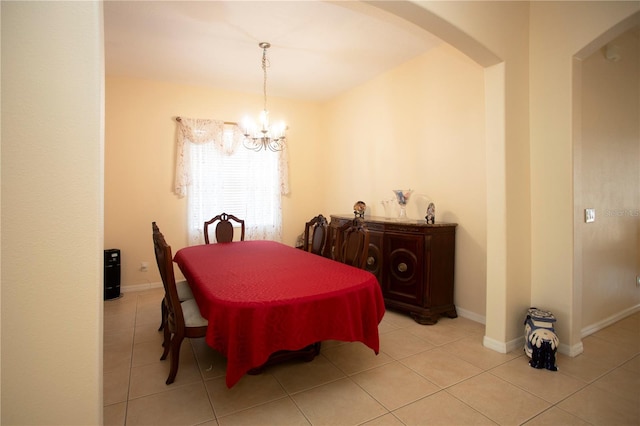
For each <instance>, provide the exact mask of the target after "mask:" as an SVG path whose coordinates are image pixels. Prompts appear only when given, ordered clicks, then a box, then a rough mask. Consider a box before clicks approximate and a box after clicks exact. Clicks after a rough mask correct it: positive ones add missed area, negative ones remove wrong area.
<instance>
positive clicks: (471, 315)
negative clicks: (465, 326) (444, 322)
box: [456, 307, 487, 325]
mask: <svg viewBox="0 0 640 426" xmlns="http://www.w3.org/2000/svg"><path fill="white" fill-rule="evenodd" d="M456 312H457V313H458V316H460V317H462V318H466V319H468V320H471V321H475V322H479V323H480V324H484V325H487V317H485V316H483V315H479V314H476V313H475V312H471V311H468V310H466V309H462V308H458V307H456Z"/></svg>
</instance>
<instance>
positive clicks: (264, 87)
mask: <svg viewBox="0 0 640 426" xmlns="http://www.w3.org/2000/svg"><path fill="white" fill-rule="evenodd" d="M268 67H269V60H268V59H267V48H266V47H264V48H263V49H262V71H263V73H264V82H263V84H262V93H263V95H264V110H265V111H267V68H268Z"/></svg>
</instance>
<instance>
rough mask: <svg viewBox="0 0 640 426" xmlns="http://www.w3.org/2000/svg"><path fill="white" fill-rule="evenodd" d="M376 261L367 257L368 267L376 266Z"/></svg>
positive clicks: (371, 257)
mask: <svg viewBox="0 0 640 426" xmlns="http://www.w3.org/2000/svg"><path fill="white" fill-rule="evenodd" d="M375 263H376V260H375V259H374V258H373V256H369V257H367V265H369V266H371V265H375Z"/></svg>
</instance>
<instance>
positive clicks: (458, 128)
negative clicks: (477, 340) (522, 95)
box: [323, 44, 487, 321]
mask: <svg viewBox="0 0 640 426" xmlns="http://www.w3.org/2000/svg"><path fill="white" fill-rule="evenodd" d="M484 122H485V116H484V74H483V70H482V68H481V67H480V66H478V65H477V64H476V63H474V62H473V61H471V60H470V59H469V58H467V57H466V56H464V55H462V54H461V53H460V52H458V51H457V50H455V49H453V48H452V47H450V46H448V45H446V44H442V45H440V46H439V47H437V48H435V49H433V50H431V51H429V52H428V53H426V54H424V55H422V56H420V57H418V58H415V59H414V60H412V61H410V62H408V63H406V64H404V65H402V66H400V67H398V68H396V69H394V70H392V71H390V72H387V73H384V74H382V75H380V76H378V77H376V78H374V79H372V80H371V81H369V82H367V83H365V84H363V85H361V86H359V87H357V88H354V89H352V90H350V91H348V92H347V93H345V94H343V95H341V96H338V97H337V98H335V99H334V100H332V101H331V102H329V103H328V104H327V105H326V108H325V123H326V124H327V130H328V133H327V138H326V140H325V141H323V145H324V149H325V150H326V152H327V153H328V154H329V156H328V158H327V161H328V164H330V165H331V168H330V171H331V173H329V174H327V176H326V179H325V181H324V184H325V185H326V186H327V187H328V188H331V190H330V192H329V193H328V198H327V199H326V201H325V204H324V211H325V212H326V213H343V214H351V212H352V206H353V204H354V202H355V201H357V200H363V201H365V202H366V203H367V206H368V209H367V214H370V215H379V216H384V209H383V208H382V205H381V203H380V202H381V201H382V200H388V199H390V198H393V193H392V191H391V190H392V189H409V188H411V189H413V190H414V191H415V192H414V194H413V195H412V198H411V199H410V201H409V203H408V206H407V215H408V217H410V218H414V219H424V216H425V214H426V207H427V205H428V203H429V201H433V202H434V203H435V205H436V219H437V220H438V221H443V222H455V223H458V228H457V231H456V232H457V234H456V244H457V245H456V276H455V285H456V287H455V303H456V306H457V307H459V308H460V309H461V310H463V311H466V313H467V314H472V315H474V316H475V317H476V318H477V319H479V320H481V321H484V315H485V294H486V281H485V277H486V269H485V265H486V210H487V209H486V167H485V163H486V162H485V138H484Z"/></svg>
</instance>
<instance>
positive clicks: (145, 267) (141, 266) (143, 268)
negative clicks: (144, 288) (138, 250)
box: [140, 262, 149, 272]
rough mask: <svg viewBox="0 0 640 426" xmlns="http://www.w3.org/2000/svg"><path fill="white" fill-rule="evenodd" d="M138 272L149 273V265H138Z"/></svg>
mask: <svg viewBox="0 0 640 426" xmlns="http://www.w3.org/2000/svg"><path fill="white" fill-rule="evenodd" d="M140 270H141V271H142V272H148V271H149V264H148V263H147V262H142V263H140Z"/></svg>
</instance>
